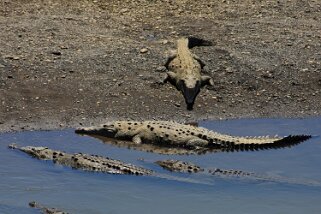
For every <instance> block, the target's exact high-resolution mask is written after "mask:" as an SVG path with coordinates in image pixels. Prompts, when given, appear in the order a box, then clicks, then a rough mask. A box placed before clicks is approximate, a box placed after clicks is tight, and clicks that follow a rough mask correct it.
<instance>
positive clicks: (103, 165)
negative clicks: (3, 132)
mask: <svg viewBox="0 0 321 214" xmlns="http://www.w3.org/2000/svg"><path fill="white" fill-rule="evenodd" d="M9 148H11V149H18V150H20V151H23V152H25V153H27V154H29V155H31V156H33V157H35V158H38V159H40V160H52V161H53V162H54V163H57V164H61V165H64V166H69V167H72V168H73V169H82V170H85V171H92V172H103V173H110V174H131V175H149V174H151V173H152V171H151V170H148V169H144V168H142V167H138V166H135V165H132V164H128V163H124V162H122V161H119V160H114V159H111V158H108V157H102V156H98V155H89V154H83V153H77V154H69V153H66V152H62V151H59V150H52V149H49V148H48V147H35V146H25V147H18V146H17V145H15V144H11V145H9Z"/></svg>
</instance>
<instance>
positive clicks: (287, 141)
mask: <svg viewBox="0 0 321 214" xmlns="http://www.w3.org/2000/svg"><path fill="white" fill-rule="evenodd" d="M311 137H312V136H311V135H289V136H286V137H284V138H281V139H278V140H275V141H271V142H257V143H251V144H247V143H242V142H240V143H232V144H228V145H226V147H225V148H224V150H225V151H253V150H267V149H278V148H284V147H291V146H294V145H297V144H300V143H302V142H303V141H306V140H308V139H310V138H311Z"/></svg>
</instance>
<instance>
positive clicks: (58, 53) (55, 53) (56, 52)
mask: <svg viewBox="0 0 321 214" xmlns="http://www.w3.org/2000/svg"><path fill="white" fill-rule="evenodd" d="M50 53H51V54H53V55H56V56H60V55H61V52H60V51H51V52H50Z"/></svg>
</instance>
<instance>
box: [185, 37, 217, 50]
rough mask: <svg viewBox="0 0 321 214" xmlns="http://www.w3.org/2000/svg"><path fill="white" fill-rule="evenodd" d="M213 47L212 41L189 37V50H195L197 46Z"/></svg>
mask: <svg viewBox="0 0 321 214" xmlns="http://www.w3.org/2000/svg"><path fill="white" fill-rule="evenodd" d="M212 45H213V42H211V41H208V40H205V39H200V38H196V37H193V36H189V37H188V48H193V47H195V46H212Z"/></svg>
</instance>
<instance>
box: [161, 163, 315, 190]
mask: <svg viewBox="0 0 321 214" xmlns="http://www.w3.org/2000/svg"><path fill="white" fill-rule="evenodd" d="M155 163H156V164H158V165H159V166H161V167H163V168H164V169H166V170H169V171H171V172H182V173H203V174H205V175H209V176H215V177H220V178H225V179H226V178H240V179H249V180H255V181H267V182H277V183H287V184H299V185H307V186H320V185H321V184H320V182H318V181H314V180H309V179H296V178H288V177H281V176H271V175H265V174H257V173H254V172H247V171H242V170H234V169H220V168H213V169H205V168H202V167H200V166H198V165H195V164H194V163H191V162H185V161H181V160H172V159H169V160H162V161H156V162H155Z"/></svg>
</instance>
